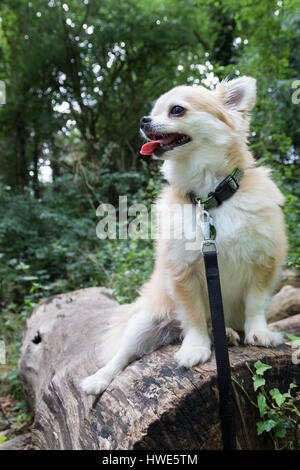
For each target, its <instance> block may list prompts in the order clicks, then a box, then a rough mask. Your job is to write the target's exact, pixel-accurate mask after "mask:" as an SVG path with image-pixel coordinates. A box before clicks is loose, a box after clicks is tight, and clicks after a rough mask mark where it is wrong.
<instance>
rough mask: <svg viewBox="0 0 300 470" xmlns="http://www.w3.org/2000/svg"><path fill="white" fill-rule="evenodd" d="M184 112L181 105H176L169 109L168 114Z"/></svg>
mask: <svg viewBox="0 0 300 470" xmlns="http://www.w3.org/2000/svg"><path fill="white" fill-rule="evenodd" d="M184 113H185V109H184V108H183V107H182V106H179V105H176V106H173V108H172V109H171V111H170V116H182V115H183V114H184Z"/></svg>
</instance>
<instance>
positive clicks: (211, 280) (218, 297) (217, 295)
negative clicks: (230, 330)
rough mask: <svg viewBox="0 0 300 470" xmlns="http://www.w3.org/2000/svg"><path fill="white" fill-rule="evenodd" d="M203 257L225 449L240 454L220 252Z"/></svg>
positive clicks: (205, 253) (209, 252)
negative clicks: (237, 441) (221, 280)
mask: <svg viewBox="0 0 300 470" xmlns="http://www.w3.org/2000/svg"><path fill="white" fill-rule="evenodd" d="M203 257H204V264H205V272H206V281H207V289H208V297H209V305H210V313H211V320H212V330H213V337H214V347H215V356H216V363H217V376H218V387H219V402H220V418H221V429H222V440H223V449H224V450H236V429H235V399H234V394H233V388H232V383H231V373H230V362H229V356H228V347H227V337H226V329H225V321H224V312H223V302H222V293H221V284H220V276H219V267H218V259H217V251H216V250H215V249H213V250H209V251H207V250H203Z"/></svg>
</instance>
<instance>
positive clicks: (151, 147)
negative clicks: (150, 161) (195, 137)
mask: <svg viewBox="0 0 300 470" xmlns="http://www.w3.org/2000/svg"><path fill="white" fill-rule="evenodd" d="M173 140H174V135H170V136H166V137H163V138H162V139H159V140H153V141H152V142H147V143H146V144H144V145H143V147H142V148H141V150H140V153H141V154H142V155H152V154H153V153H154V151H155V149H157V147H160V145H161V144H162V145H168V144H170V143H171V142H172V141H173Z"/></svg>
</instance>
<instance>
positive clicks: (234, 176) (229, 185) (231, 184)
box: [189, 168, 244, 210]
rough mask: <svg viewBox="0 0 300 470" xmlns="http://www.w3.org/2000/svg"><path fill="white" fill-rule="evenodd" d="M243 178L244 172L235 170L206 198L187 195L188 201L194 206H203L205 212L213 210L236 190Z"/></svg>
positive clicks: (193, 194)
mask: <svg viewBox="0 0 300 470" xmlns="http://www.w3.org/2000/svg"><path fill="white" fill-rule="evenodd" d="M243 176H244V170H240V169H239V168H235V169H234V170H233V171H232V172H231V173H230V175H228V176H226V178H225V179H223V181H221V183H220V184H218V186H217V187H216V188H215V190H214V191H212V192H211V193H209V194H208V196H207V197H205V198H201V197H199V196H197V195H196V194H195V193H189V196H190V199H191V201H192V203H193V204H195V205H199V204H203V206H204V209H205V210H209V209H215V208H216V207H218V206H220V204H222V202H223V201H225V200H226V199H229V198H230V197H231V196H232V195H233V194H234V193H235V192H236V191H237V190H238V188H239V183H240V181H241V179H242V178H243Z"/></svg>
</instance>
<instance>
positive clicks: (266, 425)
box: [256, 419, 276, 436]
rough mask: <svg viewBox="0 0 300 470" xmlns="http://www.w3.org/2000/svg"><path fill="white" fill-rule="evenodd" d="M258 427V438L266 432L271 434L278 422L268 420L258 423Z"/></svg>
mask: <svg viewBox="0 0 300 470" xmlns="http://www.w3.org/2000/svg"><path fill="white" fill-rule="evenodd" d="M256 426H257V434H258V436H259V435H260V434H262V433H263V432H264V431H266V432H270V431H271V429H273V428H275V426H276V421H274V420H273V419H268V420H266V421H258V422H257V423H256Z"/></svg>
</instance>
